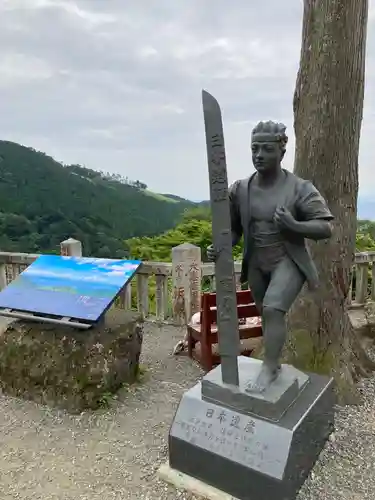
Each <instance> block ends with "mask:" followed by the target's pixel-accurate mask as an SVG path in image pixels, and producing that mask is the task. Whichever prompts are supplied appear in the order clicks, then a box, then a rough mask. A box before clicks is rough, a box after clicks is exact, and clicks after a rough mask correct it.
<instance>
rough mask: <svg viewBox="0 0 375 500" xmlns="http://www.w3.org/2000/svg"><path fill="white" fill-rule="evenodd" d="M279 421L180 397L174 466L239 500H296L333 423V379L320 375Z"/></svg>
mask: <svg viewBox="0 0 375 500" xmlns="http://www.w3.org/2000/svg"><path fill="white" fill-rule="evenodd" d="M309 380H310V381H309V383H308V384H307V385H306V387H305V389H304V390H303V391H302V392H300V394H299V396H298V398H297V400H296V401H295V402H294V403H293V404H292V406H291V407H290V408H289V409H288V410H287V411H286V412H285V413H284V415H283V416H282V417H281V418H280V420H279V421H278V422H272V421H268V420H264V419H262V418H260V417H257V416H253V415H245V414H244V413H240V412H239V411H237V410H233V409H229V408H226V407H223V406H222V405H219V404H215V403H213V402H210V401H207V400H204V399H203V398H202V393H201V392H202V384H201V382H199V383H198V384H197V385H196V386H194V387H193V388H192V389H190V390H189V391H187V392H186V393H185V394H184V396H183V397H182V399H181V402H180V405H179V407H178V409H177V412H176V415H175V418H174V421H173V423H172V426H171V430H170V434H169V465H170V467H171V468H172V469H175V470H177V471H179V472H182V473H183V474H186V475H188V476H191V477H192V478H195V479H198V480H200V481H202V482H203V483H205V484H208V485H210V486H213V487H214V488H217V489H218V490H221V491H223V492H225V493H227V494H229V495H232V496H234V497H236V498H238V499H240V500H270V499H272V500H294V499H295V498H296V495H297V493H298V490H299V488H300V487H301V486H302V484H303V483H304V481H305V479H306V478H307V476H308V474H309V472H310V470H311V469H312V467H313V465H314V463H315V461H316V459H317V458H318V456H319V453H320V452H321V450H322V448H323V446H324V443H325V441H326V440H327V439H328V437H329V434H330V433H331V432H332V431H333V425H334V402H335V397H334V391H333V380H332V379H329V378H327V377H322V376H319V375H315V374H310V375H309Z"/></svg>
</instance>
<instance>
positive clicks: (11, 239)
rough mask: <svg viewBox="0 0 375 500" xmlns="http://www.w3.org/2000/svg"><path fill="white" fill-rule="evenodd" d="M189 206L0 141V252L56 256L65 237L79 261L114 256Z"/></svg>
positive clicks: (143, 187) (160, 228) (168, 224)
mask: <svg viewBox="0 0 375 500" xmlns="http://www.w3.org/2000/svg"><path fill="white" fill-rule="evenodd" d="M194 206H195V204H194V203H192V202H189V201H187V200H183V199H180V198H178V199H175V198H169V197H168V195H164V196H163V195H158V194H156V193H152V192H149V191H147V186H146V185H145V184H144V183H142V182H140V181H133V182H131V181H129V180H128V179H126V178H125V179H124V178H122V177H121V176H119V175H111V174H104V173H102V172H97V171H94V170H90V169H87V168H84V167H81V166H79V165H66V166H64V165H62V164H61V163H58V162H57V161H55V160H54V159H53V158H51V157H49V156H47V155H46V154H44V153H41V152H38V151H35V150H34V149H32V148H27V147H24V146H21V145H19V144H16V143H12V142H8V141H0V250H1V251H19V252H58V251H59V243H60V242H61V241H62V240H64V239H65V238H67V237H73V238H76V239H79V240H81V241H82V243H83V246H84V254H85V255H95V256H98V257H99V256H102V257H121V256H123V255H124V253H125V246H124V240H125V239H127V238H132V237H135V236H138V237H139V236H152V235H156V234H158V233H161V232H163V231H165V230H167V229H169V228H172V227H174V226H175V225H176V223H177V222H178V221H179V219H180V217H181V215H182V214H183V212H184V210H185V209H186V208H191V207H194Z"/></svg>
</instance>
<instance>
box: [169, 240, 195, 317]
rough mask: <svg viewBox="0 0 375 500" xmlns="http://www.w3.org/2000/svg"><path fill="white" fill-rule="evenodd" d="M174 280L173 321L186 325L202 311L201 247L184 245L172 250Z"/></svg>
mask: <svg viewBox="0 0 375 500" xmlns="http://www.w3.org/2000/svg"><path fill="white" fill-rule="evenodd" d="M172 280H173V299H172V300H173V319H174V320H175V321H176V322H177V323H179V324H185V323H187V322H189V321H190V319H191V317H192V315H193V314H194V313H196V312H198V311H199V310H200V301H201V282H202V256H201V249H200V248H199V247H197V246H195V245H192V244H190V243H183V244H182V245H178V246H177V247H174V248H173V249H172Z"/></svg>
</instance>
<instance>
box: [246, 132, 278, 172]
mask: <svg viewBox="0 0 375 500" xmlns="http://www.w3.org/2000/svg"><path fill="white" fill-rule="evenodd" d="M251 152H252V157H253V164H254V167H255V169H256V170H257V171H258V172H259V173H260V174H267V173H270V172H273V171H275V170H277V169H278V168H280V164H281V160H282V157H283V154H282V150H281V147H280V143H279V142H276V141H275V139H274V140H272V137H267V136H264V135H263V136H261V135H259V136H258V135H254V136H253V138H252V141H251Z"/></svg>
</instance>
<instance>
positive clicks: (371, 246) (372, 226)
mask: <svg viewBox="0 0 375 500" xmlns="http://www.w3.org/2000/svg"><path fill="white" fill-rule="evenodd" d="M356 251H357V252H369V251H372V252H373V251H375V222H372V221H369V220H359V221H358V223H357V237H356Z"/></svg>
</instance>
